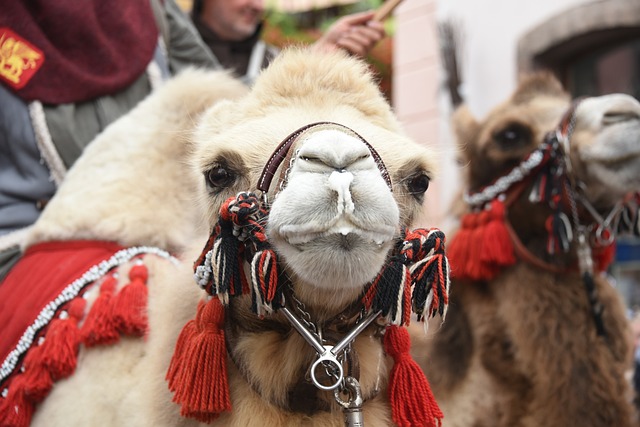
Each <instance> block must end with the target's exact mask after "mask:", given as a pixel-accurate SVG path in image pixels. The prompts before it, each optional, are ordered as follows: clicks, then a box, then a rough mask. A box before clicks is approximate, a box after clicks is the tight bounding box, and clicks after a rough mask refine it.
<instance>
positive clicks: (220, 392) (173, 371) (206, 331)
mask: <svg viewBox="0 0 640 427" xmlns="http://www.w3.org/2000/svg"><path fill="white" fill-rule="evenodd" d="M192 322H193V323H192ZM167 379H168V380H169V389H170V390H172V391H174V392H175V394H174V396H173V401H174V402H176V403H178V404H179V405H181V406H182V409H181V412H180V413H181V414H182V416H184V417H189V418H194V419H196V420H198V421H201V422H210V421H212V420H214V419H216V418H217V417H218V416H219V415H220V414H221V413H222V412H225V411H226V412H228V411H231V399H230V397H229V384H228V380H227V351H226V344H225V338H224V306H223V305H222V303H221V302H220V299H219V298H217V297H213V298H212V299H211V300H209V302H207V303H206V304H200V305H199V306H198V313H197V314H196V319H195V321H191V322H189V323H187V325H186V326H185V327H184V328H183V330H182V332H181V333H180V337H178V342H177V344H176V351H175V352H174V355H173V358H172V360H171V365H170V367H169V372H168V373H167Z"/></svg>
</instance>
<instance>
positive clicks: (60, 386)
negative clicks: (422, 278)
mask: <svg viewBox="0 0 640 427" xmlns="http://www.w3.org/2000/svg"><path fill="white" fill-rule="evenodd" d="M245 92H246V89H245V88H244V87H243V86H242V85H241V84H240V83H239V82H237V81H235V80H233V79H231V78H230V77H229V76H228V75H226V74H224V73H215V72H214V73H208V72H203V71H190V72H188V73H186V74H184V75H181V76H178V77H176V78H175V79H174V80H173V81H171V82H169V83H168V84H167V85H166V86H165V87H164V88H162V89H161V90H160V91H159V92H157V93H156V94H154V95H152V96H151V97H149V98H148V99H147V100H146V101H144V102H143V103H142V104H141V105H140V106H139V107H137V108H136V109H135V110H133V111H132V112H131V113H130V114H129V115H127V116H125V117H124V118H122V119H120V120H119V121H117V122H116V123H114V124H113V125H112V126H111V127H109V128H108V129H107V130H106V131H105V132H104V133H103V134H102V135H101V136H99V137H98V138H97V139H96V141H94V142H93V143H92V144H91V145H90V146H89V147H88V149H87V150H86V152H85V154H83V156H82V157H81V158H80V159H79V160H78V162H77V163H76V165H75V166H74V167H73V168H72V170H70V172H69V174H68V176H67V177H66V179H65V182H64V183H63V185H62V186H61V188H60V190H59V192H58V194H57V195H56V197H55V198H54V200H52V201H51V203H50V204H49V205H48V206H47V208H46V210H45V212H44V213H43V215H42V217H41V219H40V220H39V221H38V222H37V223H36V224H35V226H34V229H33V231H32V234H31V235H30V238H29V241H28V245H34V244H37V243H39V242H43V241H48V240H68V239H100V240H115V241H117V242H119V243H121V244H122V245H125V246H130V245H154V246H157V247H160V248H163V249H166V250H168V251H170V252H172V253H173V254H175V255H176V256H177V258H178V261H179V262H178V263H171V262H167V261H166V260H164V259H160V258H157V257H154V256H152V255H146V256H145V257H144V262H145V264H146V265H147V268H148V270H149V279H148V282H147V287H148V292H149V296H148V306H147V308H148V313H147V314H148V332H147V334H146V336H145V337H144V339H135V338H129V337H121V339H120V342H119V343H118V344H117V345H114V346H105V347H99V348H91V349H86V348H84V347H82V346H81V349H80V354H79V361H78V367H77V369H76V371H75V373H74V374H73V375H72V376H71V377H69V378H67V379H64V380H61V381H58V382H57V383H56V384H55V386H54V387H53V390H52V391H51V393H50V394H49V396H48V397H47V398H46V400H44V401H43V402H42V404H40V405H39V406H38V408H37V410H36V412H35V415H34V417H33V419H32V425H33V426H63V425H64V426H75V425H78V426H79V425H101V426H109V425H112V426H121V425H128V426H164V425H166V426H191V425H200V423H199V422H197V421H195V420H192V419H187V418H184V417H182V416H181V411H180V407H179V405H177V404H175V403H173V402H172V398H173V395H172V393H171V392H170V391H169V389H168V386H167V382H166V380H165V375H166V373H167V369H168V367H169V363H170V360H171V357H172V354H173V351H174V348H175V345H176V340H177V337H178V335H179V333H180V330H181V329H182V327H183V326H184V325H185V324H186V323H187V322H188V321H189V320H190V319H192V318H193V317H194V315H195V313H196V308H197V306H198V302H199V301H200V300H201V299H202V298H203V297H204V292H203V291H202V290H200V289H199V288H198V286H197V285H196V284H195V283H194V279H193V262H194V260H195V259H196V258H197V257H198V254H199V253H200V251H201V250H202V247H203V245H204V244H205V242H206V240H207V235H208V232H209V230H211V228H212V227H213V225H214V224H215V223H216V221H217V220H218V210H219V208H220V205H221V203H222V202H223V201H224V200H226V199H227V198H229V197H230V196H234V195H235V194H237V193H238V192H240V191H246V190H255V185H256V182H257V181H258V178H259V175H260V173H261V171H262V168H263V166H264V164H265V162H266V161H267V159H268V157H269V155H270V154H271V152H272V151H273V150H274V148H275V147H276V145H277V144H278V143H279V142H280V141H282V140H283V139H284V138H285V137H286V136H287V135H289V134H290V133H291V132H293V131H294V130H296V129H298V128H300V127H302V126H304V125H307V124H309V123H314V122H320V121H328V122H337V123H340V124H342V125H345V126H348V127H349V128H351V129H353V130H354V131H356V132H357V133H358V134H359V135H361V136H362V137H363V138H364V139H365V140H366V141H367V142H368V143H370V144H371V146H373V147H374V148H375V150H376V151H377V152H378V153H379V155H380V157H381V158H382V159H383V161H384V164H385V165H386V168H387V170H388V172H389V175H390V177H391V182H392V183H393V192H391V191H390V189H389V188H387V187H386V184H385V182H384V180H383V178H382V176H381V174H380V171H379V166H378V165H377V164H376V163H375V162H374V160H373V159H372V158H371V155H370V153H369V150H368V149H366V148H363V147H364V145H363V144H361V143H360V142H359V141H357V138H354V137H353V136H352V135H350V134H349V133H348V132H347V133H344V132H342V131H336V130H335V129H328V130H327V129H324V130H323V129H321V130H318V131H314V132H310V134H309V135H308V137H306V138H305V139H304V140H303V141H301V142H298V143H297V151H296V153H301V154H293V156H298V157H296V158H295V163H294V165H293V166H292V167H291V168H290V169H291V170H290V171H289V174H288V181H287V183H286V187H284V188H283V189H280V190H277V189H275V185H272V187H271V191H270V194H269V195H270V198H271V200H273V211H272V214H271V217H273V218H271V217H270V222H269V224H268V227H269V228H268V233H269V239H270V240H271V241H273V242H274V243H273V245H274V247H275V250H276V252H277V253H278V255H279V256H280V257H281V258H280V259H281V260H282V261H283V265H284V267H283V268H284V270H285V274H287V276H288V277H289V278H290V280H291V286H292V289H293V292H295V295H296V296H297V298H298V299H299V300H300V301H301V302H302V303H303V304H304V307H305V308H306V310H307V311H308V312H309V314H310V315H311V317H312V318H313V319H314V321H316V322H318V323H322V322H325V321H327V320H329V319H333V318H335V317H336V315H338V314H339V313H341V312H342V311H343V310H345V308H346V307H347V306H349V305H350V304H352V303H353V302H354V300H356V299H357V298H358V296H359V295H360V294H361V293H362V291H363V287H364V286H365V285H366V284H367V283H368V282H369V281H370V280H372V279H373V278H374V277H375V275H376V273H377V272H378V271H379V270H380V268H381V267H382V264H383V263H384V262H385V259H386V256H387V253H388V252H389V250H390V249H391V247H392V245H393V242H394V241H395V240H396V239H397V237H398V233H399V230H400V226H409V225H410V224H411V221H412V220H413V219H414V218H415V217H416V216H417V215H418V214H419V212H420V210H421V206H422V203H423V201H424V192H425V191H426V187H427V186H428V180H429V179H431V178H433V176H434V170H435V168H434V164H435V162H434V158H433V156H432V154H431V153H430V152H429V151H428V150H427V149H426V148H425V147H423V146H421V145H419V144H417V143H415V142H413V141H412V140H410V139H409V138H408V137H406V136H405V135H404V133H403V131H402V129H401V126H400V125H399V122H398V121H397V119H396V118H395V117H394V115H393V113H392V112H391V109H390V107H389V105H388V104H387V102H386V101H385V99H384V97H383V96H382V95H381V93H380V92H379V90H378V88H377V85H376V84H375V81H374V78H373V76H372V75H371V74H370V72H369V71H368V69H367V66H366V64H364V63H362V62H360V61H358V60H356V59H353V58H349V57H347V56H346V55H344V54H343V53H340V52H336V53H329V54H326V55H317V54H310V53H308V52H307V51H304V50H296V49H292V50H290V51H287V52H284V53H283V54H282V55H281V56H279V57H278V58H277V60H276V61H275V62H274V63H273V64H272V65H271V66H270V67H269V68H268V69H267V70H266V71H264V72H263V74H262V75H261V77H260V78H259V79H258V81H257V82H256V84H255V86H254V88H253V89H252V90H251V91H250V92H249V93H248V94H245ZM287 166H288V165H287ZM336 173H337V174H338V175H336ZM279 174H280V172H278V174H277V175H279ZM345 176H346V177H347V178H348V179H347V178H345ZM329 177H333V178H329ZM349 180H350V181H349ZM374 189H375V191H376V192H375V193H374ZM378 190H380V191H378ZM276 192H278V194H277V195H276ZM301 195H305V196H306V197H301ZM342 210H344V211H345V212H346V213H345V216H342V217H340V215H341V214H340V212H342ZM278 212H280V213H278ZM336 212H337V213H336ZM347 214H348V215H347ZM301 215H302V216H301ZM336 215H337V216H336ZM305 224H307V225H308V226H306V225H305ZM301 229H302V230H301ZM312 229H313V230H312ZM283 230H288V231H286V232H285V231H283ZM307 249H309V251H308V252H307ZM334 250H335V251H337V252H336V253H337V254H339V255H333V256H329V255H327V256H324V257H322V256H318V254H330V253H332V252H333V251H334ZM292 259H294V260H296V263H297V264H299V265H295V266H294V265H292V261H291V260H292ZM345 260H346V261H345ZM358 260H362V261H360V262H362V263H363V264H362V265H356V264H355V262H356V261H358ZM130 266H131V263H127V264H126V265H124V266H122V267H120V275H121V276H126V273H127V271H128V269H129V268H130ZM350 266H353V268H352V269H350V268H349V267H350ZM307 267H313V274H310V273H309V272H308V268H307ZM334 267H335V268H334ZM330 272H331V273H332V274H333V279H334V280H333V281H331V282H329V281H323V280H321V277H323V276H322V275H328V274H329V273H330ZM353 272H355V273H353ZM319 274H320V275H319ZM121 282H122V279H121ZM121 285H122V283H121ZM96 292H97V290H96V289H92V290H91V291H90V292H89V293H90V297H89V302H91V301H93V299H94V298H95V296H96V295H95V294H96ZM227 312H228V313H227V316H231V317H233V318H239V319H243V318H245V319H246V318H249V319H252V320H251V321H250V324H249V325H243V324H239V327H240V330H242V329H243V328H247V329H246V332H240V333H239V334H238V335H237V336H235V337H234V340H235V341H234V342H235V344H234V348H233V351H234V359H236V360H239V361H240V362H241V366H240V368H241V370H242V372H241V371H240V369H239V367H238V366H237V365H236V363H234V362H233V360H231V359H228V361H227V365H228V377H229V386H230V391H231V403H232V411H231V412H225V413H223V414H221V415H220V416H219V418H216V419H215V420H214V421H213V422H212V423H211V424H212V425H216V426H243V427H244V426H248V425H265V426H298V425H305V426H322V427H324V426H341V425H344V420H343V414H342V412H341V409H340V407H339V406H338V405H337V403H336V402H335V401H334V399H333V393H332V392H318V393H317V400H318V401H321V403H322V405H323V406H324V407H325V408H326V409H325V410H319V411H315V412H313V413H311V414H307V413H304V412H295V411H291V410H287V409H286V408H287V404H288V400H289V395H290V394H291V391H292V387H293V386H294V385H295V384H297V383H298V382H300V381H301V378H303V377H304V373H305V371H306V369H307V368H308V367H309V366H310V364H311V363H312V362H313V361H314V360H315V351H314V350H313V349H312V348H311V347H310V346H309V345H308V344H307V343H306V342H305V341H304V340H303V338H301V336H300V335H298V334H297V333H295V332H294V331H293V330H292V329H291V328H290V327H288V326H287V325H288V324H287V323H286V322H285V321H284V318H283V317H282V315H281V314H279V313H276V314H273V315H270V316H268V321H269V322H271V323H276V324H278V325H279V327H278V328H276V329H275V330H269V329H266V330H263V329H261V327H259V329H258V330H257V331H255V332H252V331H251V329H250V327H251V326H252V325H255V324H260V319H259V318H258V317H257V316H255V315H254V314H253V313H251V311H250V298H249V296H242V297H236V298H234V299H232V300H231V303H230V306H229V308H228V310H227ZM282 328H285V332H280V331H279V329H282ZM379 330H380V327H378V326H377V325H376V324H373V325H372V326H370V327H368V328H367V329H366V330H365V331H364V332H363V333H362V334H360V335H359V336H358V337H357V338H356V340H355V342H354V351H355V352H357V354H358V356H359V365H360V385H361V388H362V394H363V396H364V398H365V403H364V408H363V410H364V419H365V421H366V425H367V426H370V427H375V426H389V425H393V423H394V422H393V420H392V415H391V411H390V405H389V403H388V400H387V390H386V387H387V379H388V375H389V370H390V367H391V366H392V361H391V360H390V358H389V357H387V356H386V355H385V354H384V351H383V347H382V343H381V340H380V339H379V338H377V336H376V333H377V332H378V331H379Z"/></svg>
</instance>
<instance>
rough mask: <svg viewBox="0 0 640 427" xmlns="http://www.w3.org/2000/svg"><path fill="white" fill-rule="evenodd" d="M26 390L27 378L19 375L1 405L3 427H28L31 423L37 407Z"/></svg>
mask: <svg viewBox="0 0 640 427" xmlns="http://www.w3.org/2000/svg"><path fill="white" fill-rule="evenodd" d="M24 390H25V378H24V376H22V375H18V376H16V377H15V378H14V379H13V381H12V382H11V384H10V385H9V393H8V394H7V397H6V398H4V399H2V403H1V404H0V420H1V421H2V427H27V426H28V425H29V424H30V423H31V417H32V416H33V412H34V410H35V405H34V404H33V403H32V402H31V401H30V399H29V398H28V397H27V395H26V394H25V391H24Z"/></svg>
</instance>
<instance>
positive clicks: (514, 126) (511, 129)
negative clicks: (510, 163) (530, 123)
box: [493, 123, 531, 150]
mask: <svg viewBox="0 0 640 427" xmlns="http://www.w3.org/2000/svg"><path fill="white" fill-rule="evenodd" d="M493 139H494V140H495V141H496V142H497V143H498V145H499V146H500V148H502V149H504V150H509V149H513V148H522V147H526V146H527V145H529V144H530V143H531V131H530V130H529V128H528V127H526V126H523V125H521V124H519V123H511V124H509V125H508V126H507V127H505V128H504V129H502V130H501V131H498V132H496V133H495V134H494V135H493Z"/></svg>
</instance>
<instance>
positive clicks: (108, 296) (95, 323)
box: [81, 276, 120, 347]
mask: <svg viewBox="0 0 640 427" xmlns="http://www.w3.org/2000/svg"><path fill="white" fill-rule="evenodd" d="M117 285H118V281H117V279H116V278H115V277H113V276H108V277H107V278H105V279H104V281H103V282H102V285H100V295H99V296H98V298H97V299H96V300H95V302H94V303H93V306H92V307H91V310H90V311H89V314H87V318H86V319H85V321H84V324H83V325H82V330H81V332H82V341H83V342H84V344H85V345H86V346H87V347H92V346H95V345H100V344H113V343H116V342H118V340H119V339H120V334H119V333H118V330H117V329H116V324H115V322H114V319H113V300H114V298H113V294H114V293H115V291H116V286H117Z"/></svg>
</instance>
